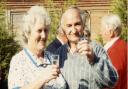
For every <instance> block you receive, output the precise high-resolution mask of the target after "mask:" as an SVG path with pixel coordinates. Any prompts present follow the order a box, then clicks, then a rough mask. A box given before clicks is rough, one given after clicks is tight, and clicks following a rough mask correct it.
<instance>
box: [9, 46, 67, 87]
mask: <svg viewBox="0 0 128 89" xmlns="http://www.w3.org/2000/svg"><path fill="white" fill-rule="evenodd" d="M48 56H49V55H48ZM44 61H45V64H44V63H42V62H41V61H38V60H37V57H36V56H34V55H33V54H32V53H31V52H30V51H29V50H28V49H26V48H25V49H24V50H22V51H21V52H19V53H18V54H16V55H15V56H13V58H12V60H11V63H10V70H9V75H8V88H9V89H20V88H21V87H23V86H25V85H27V84H29V83H32V82H33V81H36V79H37V78H38V76H39V74H40V73H41V71H42V70H43V69H45V68H46V67H48V66H49V65H50V63H51V62H50V59H49V58H48V57H47V58H45V59H44ZM65 87H66V85H65V80H64V79H63V77H62V75H61V74H60V75H59V77H58V78H57V79H56V80H54V82H53V81H50V82H49V83H48V84H47V85H46V86H44V89H65Z"/></svg>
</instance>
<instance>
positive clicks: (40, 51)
mask: <svg viewBox="0 0 128 89" xmlns="http://www.w3.org/2000/svg"><path fill="white" fill-rule="evenodd" d="M27 48H28V49H29V50H30V51H31V52H32V53H33V54H34V55H36V56H37V57H38V58H40V57H43V52H44V51H42V50H37V49H35V48H32V47H27Z"/></svg>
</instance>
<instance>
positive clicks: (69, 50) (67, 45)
mask: <svg viewBox="0 0 128 89" xmlns="http://www.w3.org/2000/svg"><path fill="white" fill-rule="evenodd" d="M66 47H67V50H68V52H70V53H71V54H74V53H77V50H76V51H72V50H71V48H70V46H69V44H66Z"/></svg>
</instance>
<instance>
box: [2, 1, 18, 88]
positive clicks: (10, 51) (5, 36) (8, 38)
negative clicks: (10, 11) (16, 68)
mask: <svg viewBox="0 0 128 89" xmlns="http://www.w3.org/2000/svg"><path fill="white" fill-rule="evenodd" d="M0 4H1V3H0ZM5 9H6V6H5V5H4V3H2V4H1V5H0V21H1V24H0V67H1V69H2V88H3V89H6V88H7V76H8V70H9V64H10V60H11V58H12V56H13V55H14V54H15V53H16V52H17V50H18V48H19V46H18V45H17V44H16V43H15V41H14V40H13V37H14V35H12V34H9V33H10V32H9V29H8V28H7V24H6V23H7V22H6V17H5V16H6V15H5Z"/></svg>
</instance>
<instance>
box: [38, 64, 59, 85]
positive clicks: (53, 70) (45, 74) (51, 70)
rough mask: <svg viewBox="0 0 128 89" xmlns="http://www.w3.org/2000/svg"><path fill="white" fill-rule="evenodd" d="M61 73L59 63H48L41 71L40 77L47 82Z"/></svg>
mask: <svg viewBox="0 0 128 89" xmlns="http://www.w3.org/2000/svg"><path fill="white" fill-rule="evenodd" d="M59 73H60V69H59V66H58V65H48V66H47V67H46V68H45V69H43V70H42V71H41V73H40V76H39V79H40V81H43V82H45V83H48V82H49V81H50V80H52V79H56V78H57V77H58V75H59Z"/></svg>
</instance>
